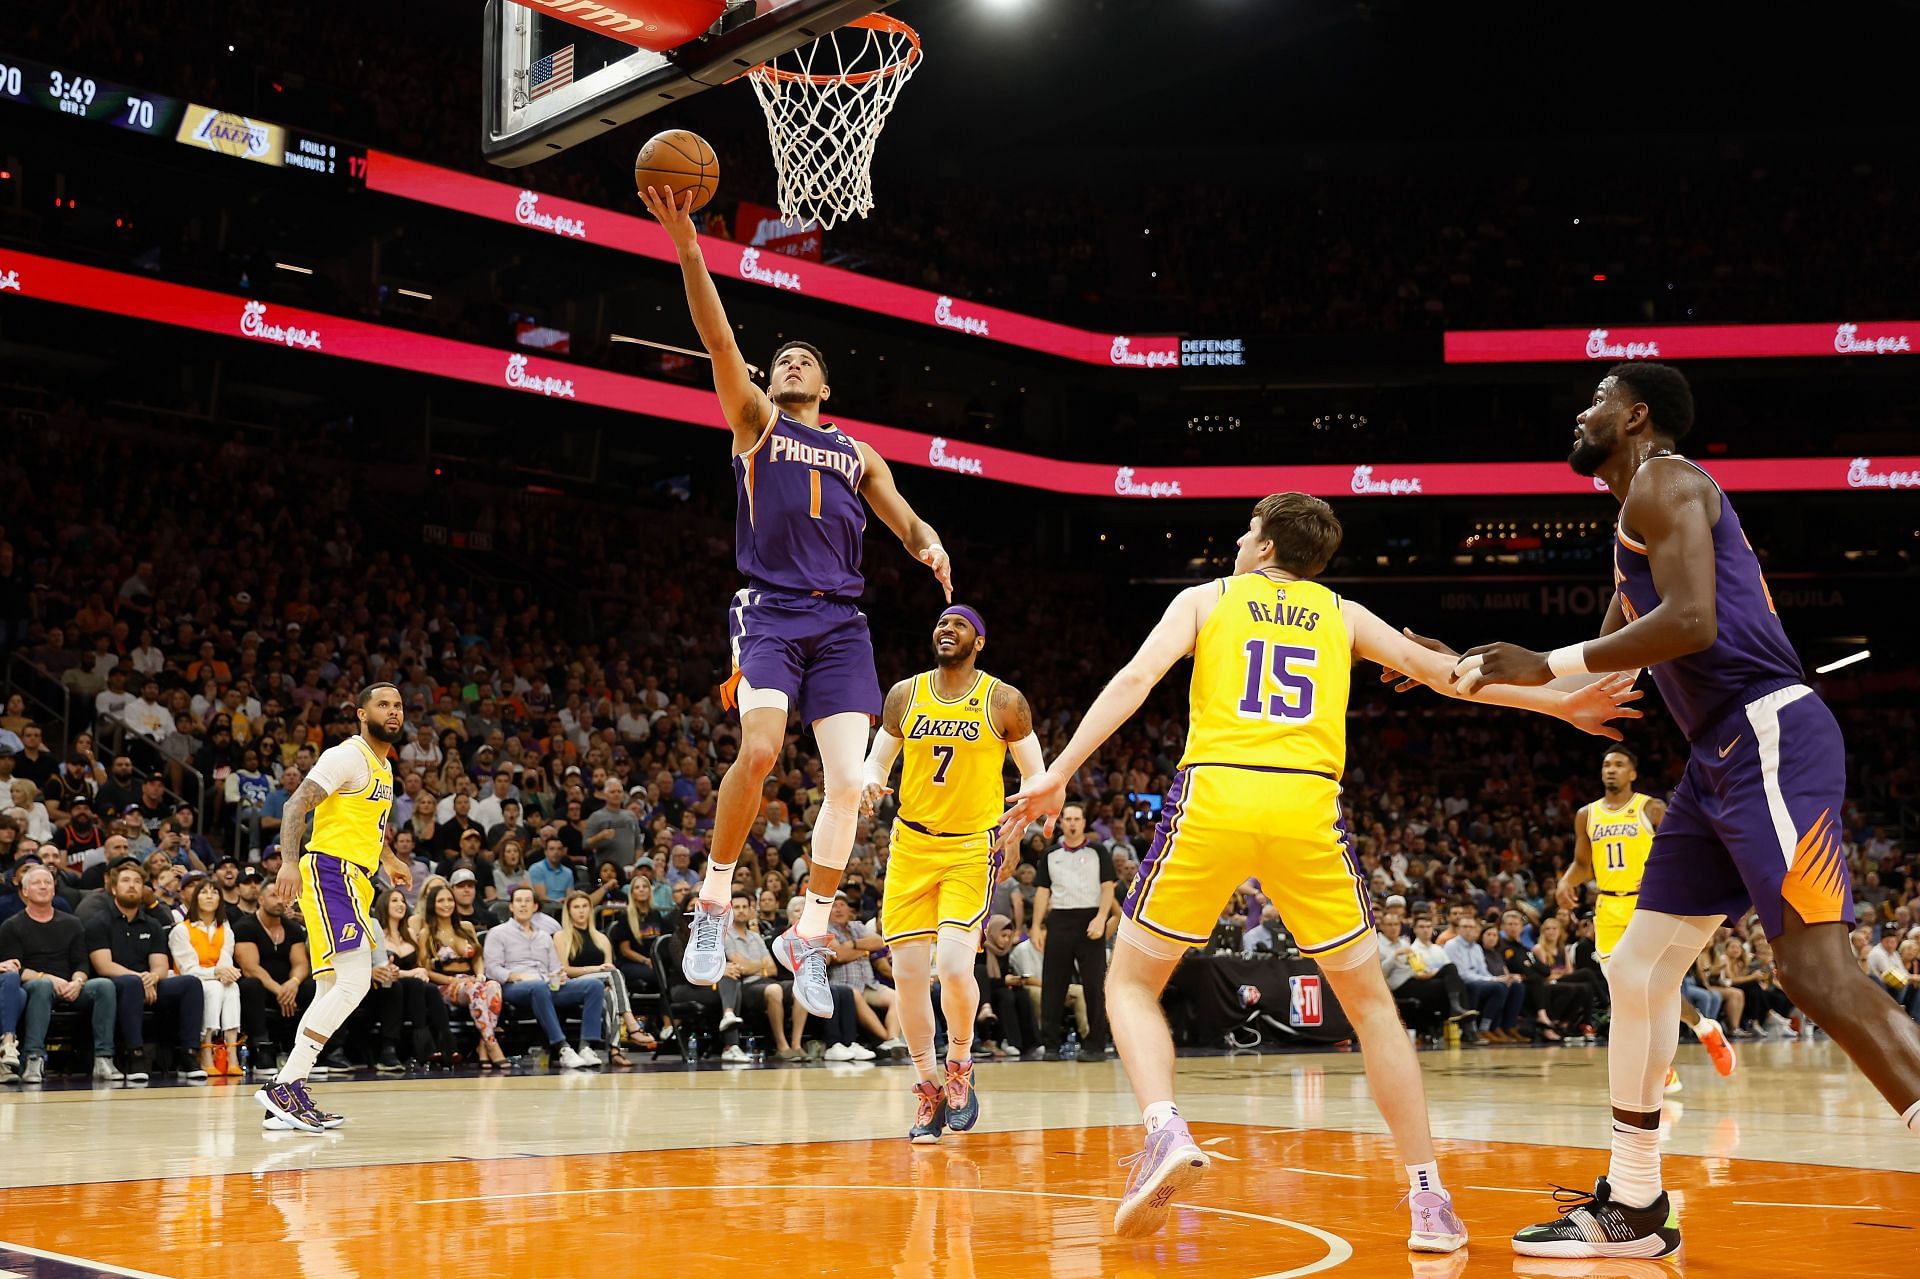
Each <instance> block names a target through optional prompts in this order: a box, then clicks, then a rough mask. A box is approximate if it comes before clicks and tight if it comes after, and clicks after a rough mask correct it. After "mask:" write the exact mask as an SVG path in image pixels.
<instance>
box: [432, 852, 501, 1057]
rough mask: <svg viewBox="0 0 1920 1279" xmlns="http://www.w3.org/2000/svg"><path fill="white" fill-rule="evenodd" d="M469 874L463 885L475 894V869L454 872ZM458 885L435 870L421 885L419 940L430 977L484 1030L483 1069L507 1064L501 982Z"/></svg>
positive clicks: (449, 1000) (452, 1004)
mask: <svg viewBox="0 0 1920 1279" xmlns="http://www.w3.org/2000/svg"><path fill="white" fill-rule="evenodd" d="M461 875H465V876H466V877H467V878H466V880H465V881H464V883H463V884H462V885H460V886H459V887H464V888H466V889H467V890H468V896H469V898H471V896H472V889H473V872H472V871H470V870H457V871H455V872H454V877H455V878H456V879H458V878H459V877H460V876H461ZM456 896H457V889H456V887H453V886H450V885H449V884H448V883H447V881H445V880H443V879H441V878H439V877H438V876H435V877H434V878H432V879H429V880H428V881H427V882H426V885H425V887H423V888H422V889H421V891H420V905H419V907H418V909H417V910H416V911H415V913H414V922H413V944H414V945H415V946H416V947H417V948H418V949H419V952H420V954H421V955H422V956H424V957H425V959H426V963H427V980H428V981H430V982H432V983H433V985H434V987H435V989H437V990H438V991H439V992H440V997H441V999H442V1000H444V1001H445V1002H446V1004H447V1006H448V1007H450V1008H465V1009H466V1010H467V1015H468V1016H470V1017H472V1018H473V1027H474V1029H475V1030H477V1031H479V1032H480V1047H479V1053H480V1069H482V1070H491V1069H493V1068H494V1067H496V1066H505V1065H506V1064H507V1054H506V1053H505V1052H503V1051H502V1050H501V1048H500V1041H499V1038H498V1035H497V1031H498V1028H499V1025H500V1000H501V992H500V983H499V982H497V981H493V980H490V979H489V978H488V977H487V976H486V974H485V973H484V972H483V971H482V967H483V963H484V957H483V956H482V954H481V950H480V938H479V935H478V934H477V933H476V932H475V931H474V927H473V924H472V923H471V922H469V921H467V920H463V919H461V918H460V907H459V902H458V901H457V900H456Z"/></svg>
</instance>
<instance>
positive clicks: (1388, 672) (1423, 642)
mask: <svg viewBox="0 0 1920 1279" xmlns="http://www.w3.org/2000/svg"><path fill="white" fill-rule="evenodd" d="M1400 633H1401V634H1402V635H1404V636H1406V637H1407V638H1408V639H1410V640H1412V641H1413V642H1414V643H1416V644H1418V645H1419V646H1420V647H1421V648H1424V649H1427V650H1429V651H1431V652H1435V653H1438V654H1440V656H1442V657H1458V656H1460V654H1458V653H1456V652H1454V651H1453V649H1451V648H1449V647H1448V646H1447V645H1445V644H1442V643H1441V642H1440V641H1439V640H1437V639H1428V638H1427V637H1426V636H1425V635H1416V634H1414V631H1413V628H1412V627H1411V626H1402V627H1401V628H1400ZM1395 680H1398V681H1399V683H1397V684H1396V683H1394V681H1395ZM1380 682H1381V683H1382V684H1393V691H1394V692H1396V693H1406V692H1411V691H1412V690H1414V689H1416V688H1421V687H1424V685H1422V684H1421V683H1420V681H1419V680H1417V679H1414V678H1413V677H1412V676H1411V675H1403V674H1401V673H1400V672H1399V671H1396V670H1394V669H1393V668H1392V667H1391V666H1383V667H1381V668H1380Z"/></svg>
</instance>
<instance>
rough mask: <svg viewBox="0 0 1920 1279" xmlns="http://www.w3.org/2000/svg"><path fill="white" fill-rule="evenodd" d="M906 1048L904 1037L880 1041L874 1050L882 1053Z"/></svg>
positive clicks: (900, 1050) (903, 1050)
mask: <svg viewBox="0 0 1920 1279" xmlns="http://www.w3.org/2000/svg"><path fill="white" fill-rule="evenodd" d="M906 1050H907V1041H906V1040H904V1039H889V1040H887V1041H886V1042H884V1043H882V1044H881V1045H880V1046H879V1047H878V1048H876V1049H874V1051H875V1052H877V1053H882V1054H885V1053H897V1052H905V1051H906Z"/></svg>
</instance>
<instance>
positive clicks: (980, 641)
mask: <svg viewBox="0 0 1920 1279" xmlns="http://www.w3.org/2000/svg"><path fill="white" fill-rule="evenodd" d="M986 643H987V625H986V623H985V622H984V621H982V620H981V619H980V615H979V614H978V613H976V612H974V611H973V610H972V609H970V608H968V607H966V606H965V605H962V604H954V605H951V606H950V607H948V608H947V609H946V611H944V612H942V613H941V614H940V620H939V621H937V622H936V623H934V627H933V660H934V668H933V669H932V670H930V671H926V672H924V673H922V674H919V675H915V676H914V677H913V678H912V679H903V680H901V681H900V682H899V683H898V684H895V685H894V686H893V688H892V689H890V690H889V691H888V693H887V704H886V710H885V711H884V712H883V713H882V715H881V717H880V731H879V732H878V733H876V734H874V738H873V749H872V751H871V752H870V753H869V754H868V756H867V770H866V788H865V794H864V795H863V797H862V799H863V803H864V806H865V808H866V810H867V811H868V812H871V811H872V810H873V807H874V806H875V805H877V804H878V803H879V802H880V800H881V798H882V797H884V796H886V795H888V794H891V793H892V792H891V791H889V790H888V789H887V778H888V776H889V775H890V774H891V773H892V772H893V761H894V759H895V758H896V757H897V756H898V755H900V754H901V752H902V750H903V749H904V750H905V753H906V763H905V765H904V766H903V768H902V772H901V777H900V808H899V812H898V813H897V814H896V815H895V816H894V822H893V841H892V848H893V853H892V858H891V860H890V861H889V862H888V863H887V892H886V898H885V900H884V901H883V902H882V903H881V906H880V929H881V932H882V933H883V934H884V935H885V937H886V942H887V945H888V946H890V947H892V948H893V975H894V981H895V982H896V984H897V985H898V986H899V989H900V1024H901V1027H902V1028H903V1029H904V1031H905V1032H906V1037H907V1051H908V1052H909V1053H910V1054H912V1057H913V1067H914V1071H915V1073H916V1074H918V1075H919V1081H918V1082H917V1083H915V1084H914V1086H913V1093H914V1102H915V1115H914V1122H913V1127H912V1129H911V1130H909V1132H908V1134H907V1136H908V1137H909V1138H910V1139H911V1140H912V1141H913V1142H914V1144H916V1145H930V1144H932V1143H934V1142H937V1141H939V1140H940V1134H941V1131H942V1130H943V1129H948V1128H950V1129H952V1130H953V1131H954V1132H965V1131H966V1130H967V1129H969V1128H971V1127H973V1126H974V1124H975V1123H977V1122H979V1119H980V1099H979V1097H978V1095H976V1094H975V1092H974V1090H973V1021H974V1017H975V1015H976V1014H977V1013H978V1012H979V1010H980V987H979V985H978V983H977V982H976V981H975V980H974V975H973V960H974V955H975V954H976V953H977V952H978V951H979V949H980V925H981V924H982V923H984V922H985V920H986V918H987V907H988V906H989V905H990V904H991V902H992V900H993V889H994V885H995V883H997V882H998V881H999V880H1000V879H1002V878H1004V877H1005V875H1006V874H1007V873H1008V872H1007V871H1005V870H1003V869H1002V868H1003V866H1011V865H1012V864H1013V860H1012V859H1008V858H1003V857H1002V855H1001V853H1000V851H999V849H998V848H997V847H996V844H995V840H994V831H995V828H996V827H997V826H998V825H999V823H1000V816H1001V814H1002V813H1003V812H1005V811H1006V787H1005V785H1004V784H1002V782H1001V771H1002V769H1003V768H1004V767H1005V765H1006V758H1007V755H1008V753H1009V752H1011V753H1012V755H1013V761H1014V763H1015V764H1016V765H1017V766H1018V767H1019V769H1020V780H1021V783H1022V784H1023V785H1024V784H1025V783H1027V782H1029V781H1031V780H1032V779H1033V778H1035V777H1036V776H1038V775H1039V773H1040V770H1041V767H1042V763H1043V761H1042V759H1041V756H1040V740H1039V739H1038V738H1037V737H1035V736H1034V735H1033V712H1032V711H1031V710H1030V709H1029V708H1028V706H1027V699H1026V698H1025V697H1023V696H1022V695H1021V693H1020V690H1019V689H1017V688H1015V687H1014V686H1013V685H1011V684H1008V683H1005V682H1004V681H1002V680H998V679H995V678H994V677H993V676H991V675H988V674H987V673H985V672H984V671H981V670H979V669H978V668H977V667H976V666H975V665H974V662H975V660H976V658H977V657H978V655H979V653H980V650H981V649H983V648H985V647H986ZM936 972H937V973H938V975H939V978H940V1007H941V1010H942V1011H943V1012H945V1013H946V1015H947V1069H946V1077H945V1079H944V1080H943V1079H942V1078H941V1076H940V1073H939V1063H938V1062H936V1061H935V1060H934V1055H933V977H934V974H935V973H936Z"/></svg>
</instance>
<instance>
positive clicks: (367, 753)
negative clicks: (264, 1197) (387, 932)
mask: <svg viewBox="0 0 1920 1279" xmlns="http://www.w3.org/2000/svg"><path fill="white" fill-rule="evenodd" d="M358 700H359V709H358V710H357V711H356V712H355V714H356V715H357V717H358V718H359V721H360V731H359V732H358V733H356V734H354V735H353V736H352V737H349V738H348V739H347V740H346V741H344V742H341V743H339V744H338V745H335V746H330V747H328V748H327V749H326V750H325V751H324V752H322V753H321V756H320V758H319V759H317V760H315V761H314V765H313V770H312V771H311V772H309V773H308V774H307V779H306V780H305V781H303V782H301V783H300V789H298V790H296V791H295V792H294V793H293V795H292V796H291V797H290V798H289V799H288V800H287V811H286V814H285V816H284V818H283V820H282V822H281V825H280V830H281V849H280V851H281V853H282V857H281V863H280V877H279V879H278V881H277V886H278V888H279V890H280V894H281V896H282V897H283V898H284V899H285V900H287V901H289V902H291V901H295V900H298V901H299V903H300V913H301V915H302V916H303V917H304V918H305V920H306V924H307V947H308V952H309V954H311V956H312V958H313V978H314V985H315V986H316V987H317V993H316V994H315V995H314V998H313V1002H312V1003H311V1004H309V1005H307V1011H306V1014H305V1015H304V1016H302V1017H301V1018H300V1031H299V1034H297V1035H296V1036H294V1045H293V1049H292V1051H290V1052H289V1053H288V1054H287V1060H286V1062H285V1064H283V1065H282V1066H281V1067H280V1073H279V1074H277V1075H276V1076H274V1081H273V1083H271V1084H269V1085H268V1086H267V1087H265V1088H262V1089H260V1090H259V1091H258V1092H256V1093H254V1094H253V1099H254V1100H255V1101H257V1102H259V1103H260V1105H261V1106H262V1107H264V1108H265V1109H266V1112H267V1115H266V1119H265V1120H264V1121H263V1124H264V1126H265V1127H268V1128H293V1129H298V1130H299V1131H301V1132H324V1131H325V1130H326V1129H328V1128H337V1127H339V1126H340V1124H341V1123H342V1122H343V1121H342V1120H341V1118H340V1116H338V1115H335V1114H331V1113H329V1112H327V1111H324V1110H321V1109H320V1107H319V1106H317V1105H315V1104H314V1100H313V1095H312V1094H311V1093H309V1092H308V1091H307V1082H306V1081H307V1073H308V1072H309V1071H310V1070H312V1069H313V1063H314V1061H315V1060H316V1059H317V1058H318V1057H319V1056H320V1053H321V1050H322V1049H324V1048H325V1047H326V1046H327V1040H328V1039H329V1038H330V1037H332V1035H333V1032H334V1031H336V1030H338V1029H340V1027H341V1026H342V1025H343V1024H344V1023H345V1022H346V1020H347V1018H348V1017H350V1016H352V1015H353V1010H354V1009H356V1008H358V1007H359V1006H360V1001H361V1000H363V999H365V998H366V997H367V991H368V990H369V989H370V988H371V987H372V985H373V948H374V938H375V936H376V935H377V934H378V932H379V930H380V925H378V924H376V923H375V922H374V920H373V880H372V879H371V878H369V877H370V876H371V875H372V874H373V873H374V872H375V871H379V870H384V871H386V873H387V877H388V878H389V879H391V880H392V881H393V882H394V883H395V884H396V885H398V886H399V887H401V888H410V887H412V886H413V868H412V867H410V866H408V865H407V863H405V862H403V861H401V860H400V859H399V858H398V857H396V856H394V854H393V852H392V851H391V850H390V849H389V848H388V847H387V816H388V814H389V813H390V812H391V810H392V808H393V762H392V760H391V758H390V756H391V752H392V750H393V747H394V746H395V745H396V744H398V743H399V742H400V741H401V740H402V739H403V738H404V737H405V736H406V731H407V726H406V711H405V706H404V704H403V703H402V702H401V700H400V690H399V689H398V688H397V687H395V686H394V685H392V684H387V683H378V684H369V685H367V686H366V687H365V688H363V689H361V690H360V697H359V699H358ZM309 813H311V814H312V815H313V836H312V838H311V840H309V838H308V836H307V815H308V814H309ZM309 844H311V847H309Z"/></svg>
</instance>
